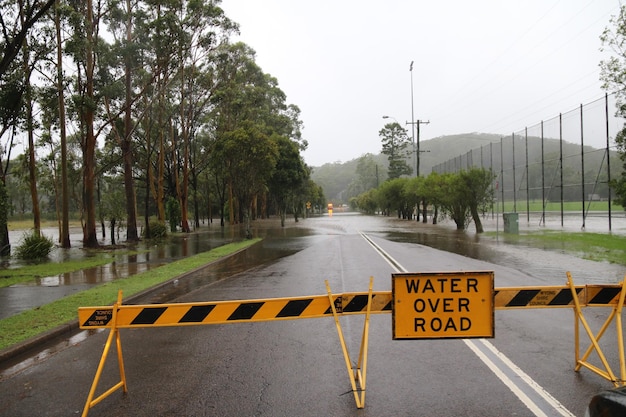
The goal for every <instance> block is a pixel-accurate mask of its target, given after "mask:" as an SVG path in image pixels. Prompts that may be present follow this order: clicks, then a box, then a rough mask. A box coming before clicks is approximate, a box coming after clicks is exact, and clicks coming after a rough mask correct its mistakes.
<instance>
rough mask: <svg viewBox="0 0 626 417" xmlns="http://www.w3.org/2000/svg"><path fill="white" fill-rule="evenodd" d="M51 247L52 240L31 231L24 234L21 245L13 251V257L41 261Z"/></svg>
mask: <svg viewBox="0 0 626 417" xmlns="http://www.w3.org/2000/svg"><path fill="white" fill-rule="evenodd" d="M53 247H54V242H52V239H50V238H49V237H47V236H44V235H40V234H38V233H35V231H34V230H33V231H31V232H26V233H25V234H24V236H23V240H22V243H20V245H19V246H18V247H17V248H16V249H15V256H16V257H17V258H18V259H23V260H34V259H43V258H47V257H48V255H49V254H50V251H51V250H52V248H53Z"/></svg>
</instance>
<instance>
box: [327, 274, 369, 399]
mask: <svg viewBox="0 0 626 417" xmlns="http://www.w3.org/2000/svg"><path fill="white" fill-rule="evenodd" d="M373 282H374V278H373V277H370V284H369V290H368V295H367V310H366V312H365V322H364V323H363V335H362V337H361V346H360V349H359V360H358V362H357V364H356V365H352V361H351V359H350V354H349V353H348V347H347V346H346V340H345V338H344V336H343V331H342V330H341V323H340V322H339V315H338V313H337V306H336V305H335V302H334V300H333V294H332V292H331V290H330V285H329V284H328V280H326V281H325V284H326V291H327V292H328V299H329V301H330V308H331V310H332V313H333V318H334V320H335V326H336V327H337V334H338V335H339V342H340V343H341V349H342V350H343V358H344V360H345V363H346V369H347V371H348V376H349V377H350V385H351V386H352V392H353V394H354V401H355V402H356V408H364V407H365V383H366V379H367V348H368V340H369V321H370V311H371V307H372V287H373ZM337 304H338V305H339V306H341V305H342V303H341V300H340V299H339V300H338V302H337ZM357 384H358V386H357Z"/></svg>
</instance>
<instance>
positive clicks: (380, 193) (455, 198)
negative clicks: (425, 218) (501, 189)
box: [353, 168, 494, 233]
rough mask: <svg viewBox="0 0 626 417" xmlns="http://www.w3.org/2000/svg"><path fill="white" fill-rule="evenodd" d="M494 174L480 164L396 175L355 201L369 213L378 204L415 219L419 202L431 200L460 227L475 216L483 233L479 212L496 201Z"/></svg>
mask: <svg viewBox="0 0 626 417" xmlns="http://www.w3.org/2000/svg"><path fill="white" fill-rule="evenodd" d="M493 178H494V175H493V173H492V172H491V171H490V170H486V169H478V168H472V169H470V170H468V171H461V172H459V173H456V174H438V173H435V172H433V173H431V174H430V175H429V176H428V177H417V178H396V179H392V180H388V181H385V182H384V183H383V184H381V185H380V187H378V188H377V189H376V190H369V191H367V192H365V193H362V194H361V195H359V196H358V197H357V198H355V199H354V200H353V204H354V205H356V206H357V207H358V209H359V210H361V211H364V212H366V213H373V212H375V210H376V207H378V208H379V209H381V210H382V212H383V213H385V214H387V215H389V214H390V213H391V211H392V210H393V211H396V212H397V214H398V217H401V218H404V219H411V218H412V212H413V208H414V207H416V205H418V204H420V203H421V204H424V205H426V203H428V204H430V205H432V206H435V207H438V208H440V209H441V210H442V212H443V214H445V215H447V216H449V217H450V218H451V219H452V220H453V221H454V222H455V223H456V225H457V229H459V230H463V229H465V228H467V226H468V224H469V222H470V220H471V219H473V220H474V222H475V224H476V230H477V232H478V233H482V225H481V223H480V217H479V215H478V214H479V213H480V212H481V211H484V210H486V208H487V207H490V206H491V204H493V188H492V183H493ZM424 202H426V203H424Z"/></svg>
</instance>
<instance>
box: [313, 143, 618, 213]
mask: <svg viewBox="0 0 626 417" xmlns="http://www.w3.org/2000/svg"><path fill="white" fill-rule="evenodd" d="M501 139H502V136H501V135H496V134H485V133H466V134H458V135H449V136H440V137H437V138H433V139H430V140H425V141H421V142H420V151H421V152H420V174H421V175H428V174H429V173H431V172H432V171H433V168H435V169H436V170H437V171H439V172H442V171H454V170H456V169H459V167H461V168H466V167H467V166H468V164H469V165H471V164H472V163H473V165H474V166H481V165H482V164H484V165H485V166H488V165H489V163H490V162H491V161H493V166H494V167H496V170H499V169H500V168H499V167H500V166H501V165H500V158H501V156H500V152H501V151H500V143H501ZM490 143H493V144H494V145H493V148H492V149H490V148H491V147H490ZM502 143H503V150H502V152H503V156H504V166H505V170H506V169H510V168H511V167H512V166H513V159H515V166H516V167H518V172H517V173H515V177H516V179H517V180H518V182H517V184H518V185H519V184H520V183H521V182H520V181H525V179H524V178H522V176H523V175H524V169H523V167H524V164H525V160H526V147H525V140H524V139H523V138H519V137H517V138H516V140H515V148H513V146H512V145H513V142H512V140H511V137H510V136H509V137H508V138H505V139H504V141H503V142H502ZM543 147H544V151H543V154H544V159H545V165H546V167H548V166H549V168H550V169H551V170H552V171H550V172H553V171H554V170H555V169H556V168H555V166H556V165H558V158H559V154H560V141H559V140H558V139H545V140H544V143H543ZM541 149H542V145H541V139H540V138H538V137H529V138H528V159H529V161H530V165H531V166H530V167H529V177H533V178H535V181H534V182H536V177H537V176H539V177H540V176H541V162H540V161H541V153H542V151H541ZM602 151H603V150H601V151H597V150H595V149H594V148H592V147H588V146H585V166H584V168H585V169H584V171H585V175H586V179H585V182H586V183H588V182H591V181H595V180H596V178H597V177H598V176H601V174H602V172H601V167H602V166H603V164H605V163H606V162H604V152H602ZM513 155H515V156H514V157H513ZM363 158H367V159H370V158H371V162H372V163H374V164H375V165H376V172H377V180H378V183H380V182H382V181H385V180H386V179H387V167H388V161H387V156H386V155H383V154H378V155H372V154H365V155H362V156H361V157H359V158H355V159H353V160H350V161H348V162H345V163H338V162H335V163H329V164H324V165H322V166H320V167H313V172H312V175H311V178H312V179H313V181H315V182H316V183H317V184H318V185H320V186H321V187H322V188H323V189H324V194H325V195H326V198H327V199H328V200H329V201H332V202H333V203H335V204H341V203H345V204H347V203H348V201H349V199H350V198H351V197H352V196H353V195H351V194H355V192H354V191H350V190H354V187H351V184H352V183H353V182H354V181H355V179H356V178H357V177H358V176H357V173H356V172H357V166H358V164H359V160H361V159H363ZM468 159H469V160H468ZM614 160H615V162H613V161H614ZM408 162H409V163H410V165H411V166H412V167H413V169H415V159H414V158H412V160H411V161H408ZM581 165H582V163H581V158H580V144H575V143H570V142H566V141H563V167H564V170H565V171H566V174H565V175H567V176H569V177H570V178H569V179H568V180H566V181H565V182H566V183H569V184H573V183H576V181H578V183H580V175H579V174H580V172H581ZM519 167H522V168H519ZM546 169H547V168H546ZM604 169H605V170H606V168H604ZM611 171H612V176H613V178H615V177H616V176H617V175H619V173H620V172H621V164H620V163H619V159H618V156H617V154H616V153H615V152H611ZM513 172H515V171H513ZM496 174H498V172H496ZM413 175H415V174H413ZM545 175H546V176H547V175H548V171H546V173H545ZM550 175H552V174H550ZM505 176H507V177H509V178H510V177H511V175H510V173H506V174H505ZM576 176H578V177H576ZM572 177H575V178H572ZM605 188H606V187H605ZM356 194H358V192H357V193H356Z"/></svg>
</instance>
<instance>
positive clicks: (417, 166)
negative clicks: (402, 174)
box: [409, 61, 420, 177]
mask: <svg viewBox="0 0 626 417" xmlns="http://www.w3.org/2000/svg"><path fill="white" fill-rule="evenodd" d="M409 72H410V73H411V141H412V143H413V152H415V176H416V177H419V176H420V163H419V160H420V156H419V137H420V135H419V124H418V125H417V148H416V147H415V119H414V116H413V114H414V113H413V61H411V66H409Z"/></svg>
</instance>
